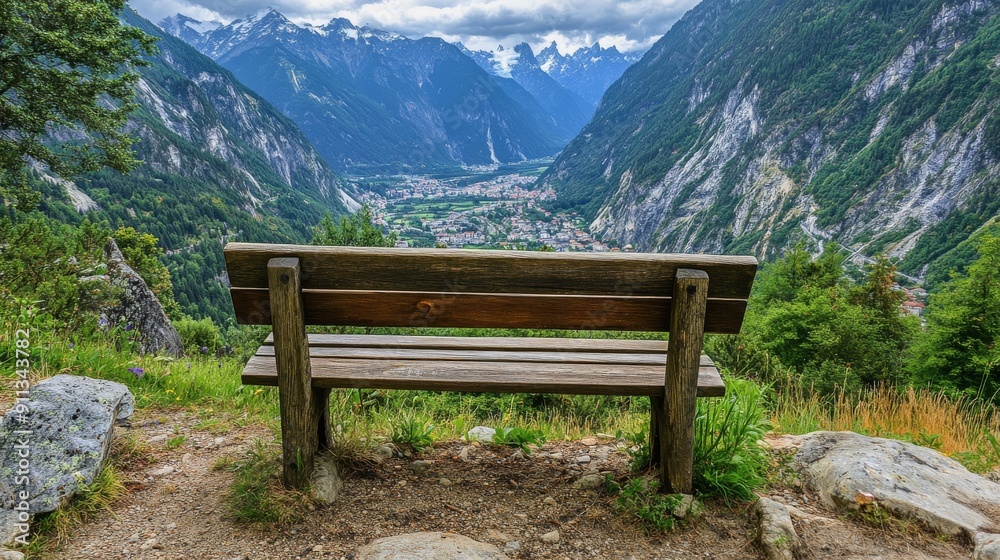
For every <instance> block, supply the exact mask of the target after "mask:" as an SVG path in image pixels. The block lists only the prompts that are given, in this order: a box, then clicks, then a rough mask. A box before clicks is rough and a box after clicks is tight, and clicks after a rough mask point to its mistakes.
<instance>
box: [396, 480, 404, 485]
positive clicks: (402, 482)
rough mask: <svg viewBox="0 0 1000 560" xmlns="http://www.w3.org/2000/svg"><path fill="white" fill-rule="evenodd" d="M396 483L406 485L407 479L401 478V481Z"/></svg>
mask: <svg viewBox="0 0 1000 560" xmlns="http://www.w3.org/2000/svg"><path fill="white" fill-rule="evenodd" d="M396 484H398V485H400V486H406V481H405V480H400V481H399V482H397V483H396Z"/></svg>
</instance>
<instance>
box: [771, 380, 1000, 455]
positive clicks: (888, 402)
mask: <svg viewBox="0 0 1000 560" xmlns="http://www.w3.org/2000/svg"><path fill="white" fill-rule="evenodd" d="M771 419H772V422H773V423H774V425H775V428H776V429H777V430H779V431H782V432H786V433H793V434H802V433H808V432H812V431H816V430H835V431H840V430H850V431H853V432H857V433H860V434H865V435H869V436H874V437H885V438H892V439H900V440H903V441H908V442H911V443H915V444H918V445H922V446H925V447H930V448H932V449H936V450H938V451H940V452H941V453H944V454H945V455H948V456H950V457H952V458H954V459H955V460H957V461H959V462H960V463H962V464H963V465H965V467H966V468H968V469H969V470H971V471H973V472H980V473H982V472H986V471H989V470H990V469H992V468H994V467H996V466H997V465H1000V441H998V438H1000V415H998V413H997V410H996V409H995V408H993V407H991V406H984V405H983V404H982V403H980V402H977V401H975V400H972V399H966V398H961V397H960V398H952V397H949V396H947V395H945V394H943V393H941V392H936V391H931V390H928V389H916V388H913V387H907V388H905V389H897V388H895V387H888V386H883V387H878V388H873V389H864V390H861V391H859V392H856V393H844V392H839V393H837V394H836V395H835V396H833V397H831V398H823V397H820V396H819V395H817V394H816V393H814V392H811V391H808V390H803V389H790V390H787V391H785V392H782V393H779V394H778V396H777V402H776V403H775V406H774V411H773V413H772V417H771Z"/></svg>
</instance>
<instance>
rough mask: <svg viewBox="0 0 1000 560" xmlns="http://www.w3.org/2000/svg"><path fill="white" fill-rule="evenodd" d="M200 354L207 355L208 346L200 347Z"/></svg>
mask: <svg viewBox="0 0 1000 560" xmlns="http://www.w3.org/2000/svg"><path fill="white" fill-rule="evenodd" d="M201 353H202V354H207V353H208V346H202V347H201Z"/></svg>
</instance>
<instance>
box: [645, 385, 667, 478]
mask: <svg viewBox="0 0 1000 560" xmlns="http://www.w3.org/2000/svg"><path fill="white" fill-rule="evenodd" d="M663 407H664V404H663V397H649V466H650V467H657V466H659V465H660V447H661V446H660V434H662V433H663V431H664V430H665V429H666V427H667V426H666V421H667V420H666V419H667V417H666V416H665V415H664V414H663V410H664V409H663ZM661 422H662V423H663V425H662V426H661V425H660V423H661Z"/></svg>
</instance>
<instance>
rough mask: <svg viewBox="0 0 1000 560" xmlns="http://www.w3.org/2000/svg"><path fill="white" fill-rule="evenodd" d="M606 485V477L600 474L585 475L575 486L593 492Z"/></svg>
mask: <svg viewBox="0 0 1000 560" xmlns="http://www.w3.org/2000/svg"><path fill="white" fill-rule="evenodd" d="M603 484H604V477H603V476H601V475H599V474H585V475H583V476H581V477H580V478H579V479H577V481H576V482H575V483H574V484H573V486H575V487H576V488H579V489H581V490H593V489H595V488H600V487H601V485H603Z"/></svg>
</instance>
